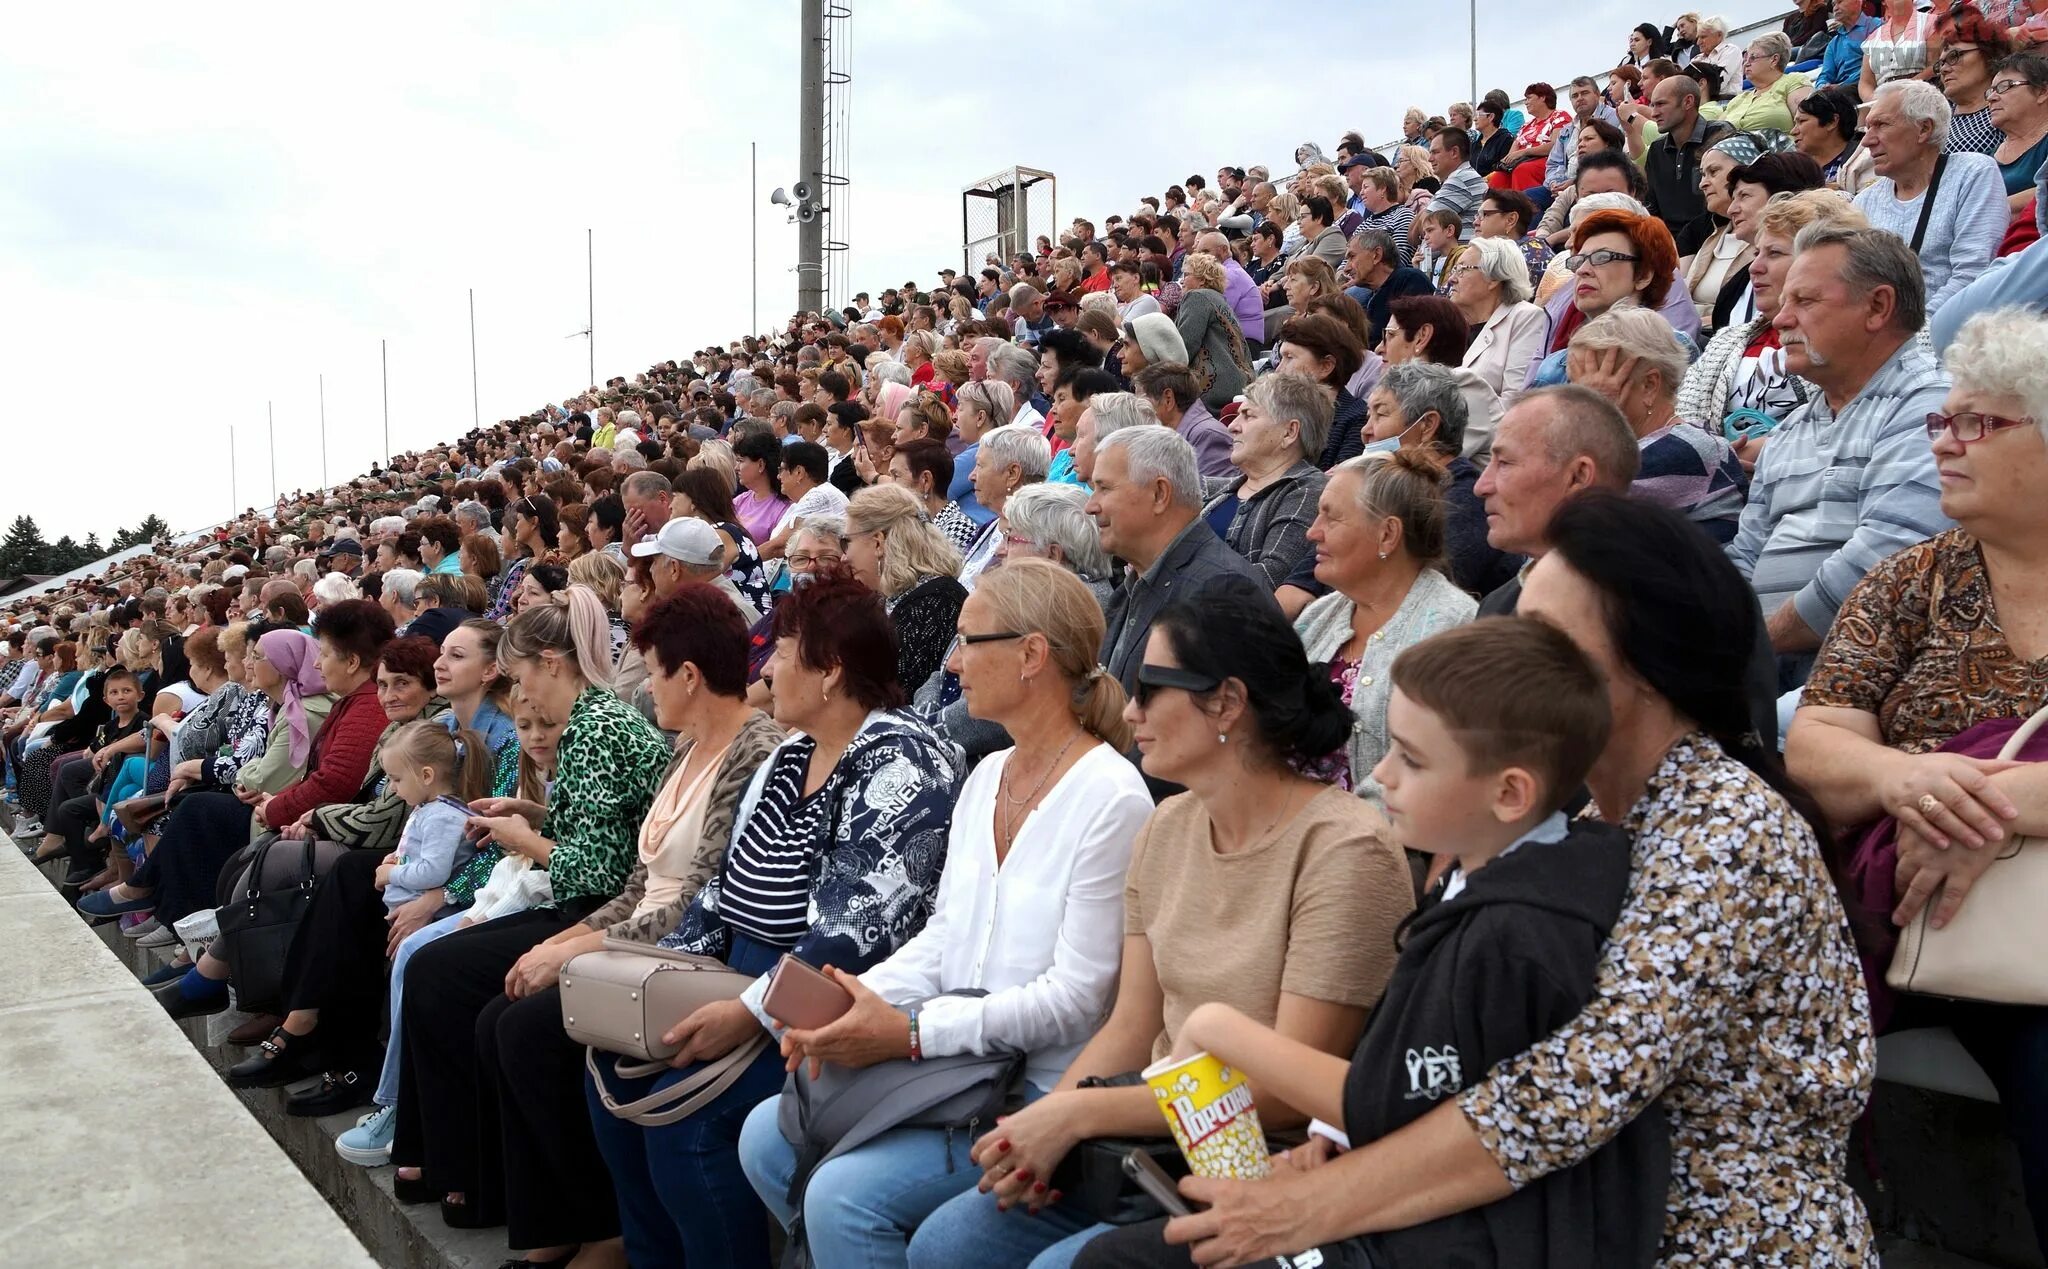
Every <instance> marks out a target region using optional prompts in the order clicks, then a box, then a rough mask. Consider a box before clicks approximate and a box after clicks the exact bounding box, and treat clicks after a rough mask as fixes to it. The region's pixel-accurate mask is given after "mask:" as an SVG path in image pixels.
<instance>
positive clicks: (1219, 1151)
mask: <svg viewBox="0 0 2048 1269" xmlns="http://www.w3.org/2000/svg"><path fill="white" fill-rule="evenodd" d="M1144 1074H1145V1082H1146V1083H1147V1084H1149V1085H1151V1086H1152V1096H1153V1097H1154V1098H1156V1099H1157V1100H1158V1102H1159V1113H1160V1114H1162V1115H1164V1116H1166V1126H1167V1127H1168V1128H1169V1129H1171V1130H1172V1132H1173V1139H1174V1140H1175V1141H1177V1142H1179V1143H1180V1150H1181V1153H1182V1154H1184V1155H1186V1156H1187V1160H1188V1167H1189V1168H1190V1169H1191V1170H1192V1171H1193V1172H1194V1174H1195V1175H1196V1176H1206V1177H1216V1178H1222V1179H1229V1180H1236V1181H1256V1180H1259V1179H1260V1178H1262V1177H1265V1176H1267V1175H1269V1174H1270V1173H1271V1172H1272V1171H1273V1163H1272V1159H1271V1157H1270V1156H1269V1155H1268V1154H1267V1153H1266V1133H1265V1130H1264V1129H1263V1128H1261V1127H1260V1126H1259V1111H1258V1108H1257V1107H1256V1106H1254V1105H1252V1089H1251V1085H1250V1084H1247V1083H1246V1082H1245V1078H1244V1073H1243V1072H1242V1071H1238V1070H1234V1069H1233V1068H1231V1067H1228V1066H1225V1065H1224V1064H1223V1063H1222V1062H1221V1061H1219V1060H1217V1059H1216V1058H1214V1057H1211V1056H1210V1055H1209V1054H1207V1053H1197V1054H1195V1055H1194V1056H1193V1057H1190V1058H1185V1059H1182V1060H1181V1061H1178V1062H1176V1061H1173V1060H1172V1059H1167V1060H1165V1061H1160V1062H1154V1063H1153V1064H1152V1065H1150V1066H1148V1067H1146V1068H1145V1072H1144Z"/></svg>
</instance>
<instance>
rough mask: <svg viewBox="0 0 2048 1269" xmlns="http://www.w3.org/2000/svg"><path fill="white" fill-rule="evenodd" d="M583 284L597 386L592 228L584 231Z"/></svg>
mask: <svg viewBox="0 0 2048 1269" xmlns="http://www.w3.org/2000/svg"><path fill="white" fill-rule="evenodd" d="M583 285H584V298H585V300H586V302H587V303H588V304H589V306H590V307H589V311H588V312H587V313H586V314H585V316H584V323H583V325H584V328H585V329H584V332H583V333H584V334H585V335H587V336H588V337H589V345H590V385H589V386H591V387H593V388H594V387H596V386H597V246H596V243H595V235H594V234H593V233H592V231H591V230H588V229H586V230H584V231H583Z"/></svg>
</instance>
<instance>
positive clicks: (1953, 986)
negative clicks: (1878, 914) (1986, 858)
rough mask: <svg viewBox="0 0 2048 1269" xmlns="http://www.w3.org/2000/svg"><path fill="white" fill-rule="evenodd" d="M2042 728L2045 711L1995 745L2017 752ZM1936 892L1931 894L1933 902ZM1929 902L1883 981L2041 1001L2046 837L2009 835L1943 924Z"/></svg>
mask: <svg viewBox="0 0 2048 1269" xmlns="http://www.w3.org/2000/svg"><path fill="white" fill-rule="evenodd" d="M2043 725H2048V709H2042V710H2040V711H2038V712H2037V713H2035V715H2034V716H2033V717H2032V718H2029V719H2028V720H2027V721H2026V723H2025V724H2024V725H2022V726H2021V727H2020V729H2019V730H2018V731H2016V732H2014V733H2013V734H2012V736H2011V737H2010V738H2009V739H2007V741H2006V742H2005V746H2004V748H2002V749H2000V750H1999V753H1998V757H1999V759H2000V760H2001V761H2009V760H2011V759H2012V758H2014V757H2016V756H2017V755H2018V754H2019V752H2020V749H2021V747H2022V746H2024V745H2025V744H2026V743H2027V741H2028V740H2030V739H2031V738H2032V737H2033V735H2034V733H2035V732H2037V731H2039V730H2040V729H2041V727H2042V726H2043ZM1939 897H1940V895H1939V892H1937V893H1936V896H1935V898H1936V899H1939ZM1934 908H1935V902H1934V900H1930V901H1929V902H1928V904H1927V906H1926V907H1925V908H1923V909H1921V911H1920V915H1919V916H1917V917H1915V918H1913V921H1912V923H1911V924H1910V925H1908V926H1906V927H1905V928H1904V929H1902V930H1900V931H1899V946H1898V950H1897V951H1895V952H1893V953H1892V964H1891V968H1890V969H1889V970H1888V971H1887V972H1886V973H1885V976H1884V980H1885V982H1886V983H1887V984H1889V985H1890V986H1891V987H1893V988H1894V989H1896V990H1898V991H1910V992H1916V993H1918V994H1920V995H1923V996H1946V997H1949V998H1951V999H1955V1000H1981V1001H1986V1002H1989V1003H1992V1004H2001V1005H2048V937H2044V936H2043V930H2044V929H2048V927H2044V925H2043V924H2042V920H2041V914H2042V912H2043V911H2048V838H2040V837H2008V838H2007V839H2006V840H2005V841H2004V842H2002V843H2000V845H1999V849H1998V858H1997V859H1995V860H1993V861H1992V863H1991V866H1990V867H1989V868H1987V869H1986V870H1985V872H1984V875H1983V876H1981V877H1979V878H1978V879H1977V884H1976V885H1974V886H1972V887H1971V888H1970V897H1969V900H1968V901H1967V902H1965V903H1964V904H1963V906H1962V909H1961V910H1960V911H1958V912H1957V913H1956V916H1955V919H1954V920H1953V921H1950V922H1949V923H1948V925H1947V927H1946V928H1944V929H1939V930H1937V929H1935V928H1934V927H1933V926H1932V925H1931V924H1930V921H1931V919H1932V917H1933V914H1934Z"/></svg>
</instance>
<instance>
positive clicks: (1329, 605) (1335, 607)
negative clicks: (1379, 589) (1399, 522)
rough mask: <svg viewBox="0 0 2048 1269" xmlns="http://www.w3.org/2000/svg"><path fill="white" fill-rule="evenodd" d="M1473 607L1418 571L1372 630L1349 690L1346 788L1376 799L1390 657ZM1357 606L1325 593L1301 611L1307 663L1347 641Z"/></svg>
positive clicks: (1464, 618) (1436, 575)
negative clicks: (1404, 593)
mask: <svg viewBox="0 0 2048 1269" xmlns="http://www.w3.org/2000/svg"><path fill="white" fill-rule="evenodd" d="M1478 609H1479V605H1478V604H1477V603H1476V602H1474V600H1473V598H1472V597H1471V596H1470V595H1468V594H1466V593H1465V592H1464V591H1462V590H1459V589H1458V587H1457V584H1456V583H1454V582H1452V581H1451V579H1450V578H1448V577H1446V576H1444V575H1443V574H1442V573H1441V572H1439V571H1438V570H1436V569H1433V568H1426V569H1424V570H1422V572H1421V573H1420V574H1418V575H1417V576H1416V578H1415V584H1414V585H1413V586H1410V587H1409V588H1408V594H1407V596H1406V597H1405V598H1403V599H1402V600H1401V606H1400V607H1399V608H1397V609H1395V610H1394V615H1393V616H1391V617H1389V618H1387V623H1386V624H1385V625H1383V626H1381V627H1380V628H1379V629H1378V630H1376V631H1374V632H1373V633H1372V635H1371V636H1370V637H1368V638H1367V640H1366V643H1365V653H1364V655H1363V656H1361V657H1359V659H1358V677H1357V679H1356V681H1355V683H1354V685H1353V687H1352V690H1351V712H1352V713H1353V714H1354V715H1356V716H1357V719H1358V721H1357V722H1356V723H1355V724H1353V725H1352V728H1351V790H1352V792H1354V793H1356V794H1358V796H1360V797H1362V798H1368V799H1370V800H1372V801H1374V802H1378V801H1379V797H1380V784H1379V781H1377V780H1375V779H1373V778H1372V769H1373V768H1374V767H1376V766H1378V765H1379V761H1380V759H1381V758H1383V757H1385V756H1386V753H1387V698H1388V697H1390V696H1392V695H1393V690H1394V684H1393V674H1392V670H1393V668H1394V658H1395V657H1397V656H1399V655H1401V653H1402V651H1403V650H1404V649H1406V648H1408V647H1410V646H1412V645H1414V644H1417V643H1420V642H1422V641H1423V640H1424V639H1427V638H1429V636H1431V635H1433V634H1435V633H1437V632H1438V631H1439V630H1448V629H1450V628H1451V627H1452V626H1462V625H1464V624H1465V623H1466V622H1468V621H1470V620H1472V617H1473V615H1474V614H1475V613H1476V612H1477V611H1478ZM1356 611H1357V605H1355V604H1353V603H1352V602H1351V600H1350V599H1348V598H1347V597H1345V595H1344V594H1343V592H1341V591H1331V592H1330V593H1329V594H1327V595H1325V596H1323V597H1322V598H1321V599H1318V600H1316V601H1315V602H1314V603H1312V604H1310V605H1309V606H1308V607H1306V608H1304V609H1302V610H1301V616H1299V617H1297V618H1296V619H1295V622H1294V633H1295V634H1297V635H1299V636H1301V646H1302V650H1303V651H1305V652H1307V653H1308V659H1309V661H1310V662H1311V663H1313V664H1316V665H1321V664H1323V663H1324V662H1327V661H1330V660H1332V659H1334V658H1335V657H1336V656H1337V654H1338V653H1339V652H1340V651H1342V650H1343V647H1344V645H1345V644H1347V643H1349V642H1351V616H1352V614H1353V613H1354V612H1356Z"/></svg>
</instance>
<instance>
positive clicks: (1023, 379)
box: [988, 344, 1045, 432]
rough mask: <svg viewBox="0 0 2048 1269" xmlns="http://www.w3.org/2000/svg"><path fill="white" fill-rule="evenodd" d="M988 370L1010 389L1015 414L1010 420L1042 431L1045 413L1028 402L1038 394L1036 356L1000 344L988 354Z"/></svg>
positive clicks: (1014, 346)
mask: <svg viewBox="0 0 2048 1269" xmlns="http://www.w3.org/2000/svg"><path fill="white" fill-rule="evenodd" d="M988 372H989V374H991V375H993V376H994V377H995V378H996V379H997V380H998V381H999V382H1002V383H1007V384H1009V385H1010V392H1011V394H1012V396H1014V397H1015V399H1016V401H1017V413H1016V414H1015V415H1014V416H1012V417H1011V419H1010V422H1011V423H1015V424H1019V425H1022V426H1024V427H1032V428H1037V429H1038V430H1039V431H1040V432H1043V431H1044V430H1045V414H1044V412H1043V410H1042V409H1041V408H1040V407H1039V406H1037V405H1035V404H1033V402H1032V398H1033V397H1035V396H1036V395H1037V394H1038V357H1037V355H1036V354H1035V353H1033V352H1032V351H1031V350H1030V349H1028V348H1019V347H1018V346H1017V345H1015V344H1004V345H1002V346H1000V347H998V348H996V349H994V350H992V351H991V352H990V353H989V355H988Z"/></svg>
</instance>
